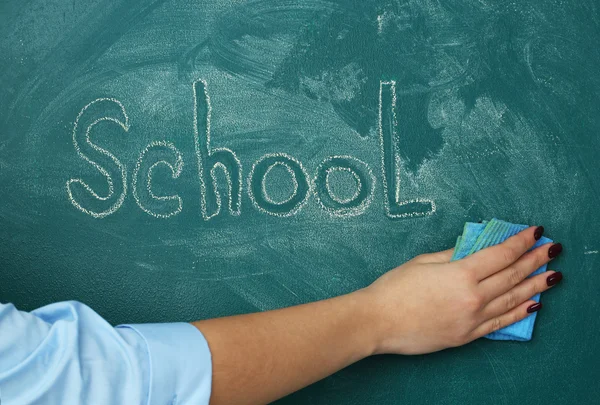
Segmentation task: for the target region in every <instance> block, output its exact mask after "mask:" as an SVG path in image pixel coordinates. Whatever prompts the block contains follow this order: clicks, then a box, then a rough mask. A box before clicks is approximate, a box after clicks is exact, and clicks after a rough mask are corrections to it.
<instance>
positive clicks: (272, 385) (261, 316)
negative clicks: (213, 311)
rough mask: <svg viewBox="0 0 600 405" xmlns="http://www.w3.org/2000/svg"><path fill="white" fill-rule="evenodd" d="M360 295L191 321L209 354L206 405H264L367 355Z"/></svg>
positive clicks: (369, 332) (367, 326) (371, 331)
mask: <svg viewBox="0 0 600 405" xmlns="http://www.w3.org/2000/svg"><path fill="white" fill-rule="evenodd" d="M363 296H364V293H363V290H359V291H357V292H355V293H352V294H347V295H343V296H339V297H335V298H332V299H328V300H323V301H317V302H313V303H309V304H304V305H298V306H294V307H289V308H283V309H278V310H274V311H267V312H262V313H254V314H247V315H238V316H232V317H225V318H217V319H210V320H206V321H198V322H194V326H196V327H197V328H198V329H200V331H201V332H202V333H203V334H204V336H205V337H206V339H207V341H208V344H209V347H210V350H211V353H212V361H213V383H212V395H211V404H212V405H219V404H264V403H268V402H271V401H274V400H276V399H277V398H280V397H283V396H285V395H287V394H289V393H291V392H294V391H296V390H298V389H300V388H302V387H305V386H307V385H309V384H312V383H313V382H315V381H318V380H320V379H322V378H324V377H326V376H328V375H330V374H332V373H334V372H336V371H338V370H340V369H342V368H344V367H346V366H348V365H350V364H352V363H354V362H356V361H358V360H360V359H362V358H364V357H366V356H369V355H370V354H373V352H374V351H375V346H376V339H375V328H374V324H373V325H371V323H373V321H372V319H371V318H372V317H371V316H370V314H369V313H368V312H367V308H368V307H367V306H366V305H365V302H363V301H364V298H363Z"/></svg>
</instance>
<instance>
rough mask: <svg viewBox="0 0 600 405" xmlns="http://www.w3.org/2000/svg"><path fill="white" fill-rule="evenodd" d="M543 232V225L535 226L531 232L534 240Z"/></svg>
mask: <svg viewBox="0 0 600 405" xmlns="http://www.w3.org/2000/svg"><path fill="white" fill-rule="evenodd" d="M543 234H544V227H543V226H538V227H537V228H535V232H533V237H534V238H535V240H539V239H540V238H541V237H542V235H543Z"/></svg>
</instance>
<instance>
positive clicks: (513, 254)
mask: <svg viewBox="0 0 600 405" xmlns="http://www.w3.org/2000/svg"><path fill="white" fill-rule="evenodd" d="M519 256H520V254H519V249H518V248H517V246H515V245H514V244H509V245H506V246H505V247H504V249H503V250H502V258H503V259H504V260H505V261H507V262H510V263H512V262H515V261H516V260H517V259H518V258H519Z"/></svg>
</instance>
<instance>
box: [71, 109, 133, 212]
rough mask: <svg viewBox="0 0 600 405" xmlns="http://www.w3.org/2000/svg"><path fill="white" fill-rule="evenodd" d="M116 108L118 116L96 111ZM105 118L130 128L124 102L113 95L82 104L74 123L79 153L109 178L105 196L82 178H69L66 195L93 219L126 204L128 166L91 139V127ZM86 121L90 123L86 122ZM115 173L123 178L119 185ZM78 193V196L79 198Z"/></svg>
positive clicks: (126, 129)
mask: <svg viewBox="0 0 600 405" xmlns="http://www.w3.org/2000/svg"><path fill="white" fill-rule="evenodd" d="M115 107H117V114H118V115H119V117H118V118H113V117H109V116H100V115H101V114H98V113H97V112H101V111H103V113H102V114H106V110H107V109H110V110H113V109H115ZM98 116H99V117H98ZM96 117H98V118H96ZM103 121H110V122H114V123H115V124H117V125H119V126H120V127H121V128H123V130H124V131H125V132H127V131H128V130H129V117H128V116H127V113H126V112H125V107H123V104H121V102H120V101H118V100H116V99H114V98H99V99H96V100H94V101H92V102H91V103H89V104H88V105H86V106H85V107H83V109H82V110H81V111H80V112H79V115H77V119H76V120H75V125H74V126H73V145H75V150H76V151H77V154H78V155H79V156H80V157H81V158H83V159H84V160H85V161H87V162H88V163H90V164H91V165H92V166H94V167H95V168H96V169H97V170H98V171H99V172H100V173H101V174H102V175H103V176H104V177H105V178H106V181H107V182H108V194H107V195H106V196H105V197H102V196H100V195H98V194H97V193H96V192H95V191H94V190H92V188H91V187H90V186H89V185H88V184H87V183H85V182H84V181H83V180H81V179H69V180H68V181H67V194H68V196H69V200H70V201H71V203H72V204H73V205H74V206H75V207H76V208H77V209H79V210H80V211H82V212H84V213H86V214H88V215H91V216H92V217H94V218H103V217H106V216H108V215H110V214H112V213H114V212H115V211H117V210H118V209H119V208H120V207H121V205H122V204H123V201H124V200H125V195H126V194H127V171H126V168H125V166H124V165H123V164H122V163H121V162H120V161H119V159H117V158H116V157H115V156H114V155H113V154H112V153H110V152H109V151H107V150H106V149H103V148H101V147H100V146H98V145H95V144H93V143H92V141H91V140H90V131H91V130H92V128H94V126H95V125H96V124H98V123H100V122H103ZM86 123H87V125H85V124H86ZM97 161H101V162H102V163H103V165H100V164H99V163H97ZM113 176H114V177H117V178H118V177H120V180H119V181H117V183H116V184H115V183H114V182H113ZM76 195H77V196H78V197H79V198H76V197H75V196H76ZM90 197H92V198H90ZM83 200H88V202H87V204H83V203H82V201H83ZM84 205H86V206H87V208H86V207H84Z"/></svg>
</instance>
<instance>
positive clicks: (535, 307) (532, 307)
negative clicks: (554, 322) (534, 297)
mask: <svg viewBox="0 0 600 405" xmlns="http://www.w3.org/2000/svg"><path fill="white" fill-rule="evenodd" d="M540 309H542V303H541V302H536V303H535V304H532V305H530V306H529V308H527V313H529V314H532V313H534V312H537V311H539V310H540Z"/></svg>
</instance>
